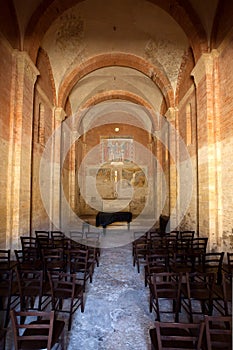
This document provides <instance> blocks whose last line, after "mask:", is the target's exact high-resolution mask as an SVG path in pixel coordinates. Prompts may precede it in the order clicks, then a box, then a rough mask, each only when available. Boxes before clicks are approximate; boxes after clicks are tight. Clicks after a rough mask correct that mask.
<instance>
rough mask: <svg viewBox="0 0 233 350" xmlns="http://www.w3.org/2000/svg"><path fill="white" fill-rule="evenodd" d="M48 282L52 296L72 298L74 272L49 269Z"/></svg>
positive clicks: (74, 279)
mask: <svg viewBox="0 0 233 350" xmlns="http://www.w3.org/2000/svg"><path fill="white" fill-rule="evenodd" d="M48 276H49V283H50V288H51V292H52V296H53V297H55V298H56V297H57V296H59V297H60V298H64V299H68V298H74V293H75V281H76V274H75V273H74V274H71V273H65V272H56V271H49V272H48Z"/></svg>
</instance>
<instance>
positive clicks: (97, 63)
mask: <svg viewBox="0 0 233 350" xmlns="http://www.w3.org/2000/svg"><path fill="white" fill-rule="evenodd" d="M110 66H122V67H129V68H133V69H136V70H138V71H140V72H141V73H143V74H145V75H146V76H148V77H149V78H150V79H151V80H152V81H153V82H154V83H155V84H156V85H157V86H158V87H159V89H160V90H161V92H162V94H163V96H164V97H165V100H166V103H167V105H168V106H169V107H172V106H174V94H173V89H172V86H171V84H170V82H169V80H168V78H167V76H166V75H165V74H164V73H163V72H161V69H158V68H157V67H156V66H155V65H153V64H151V63H149V62H147V61H146V60H145V59H143V58H141V57H138V56H136V55H132V54H125V53H122V52H118V53H108V54H101V55H97V56H94V57H92V58H90V59H88V60H87V61H85V62H84V63H83V64H81V65H79V66H78V67H76V68H75V69H74V70H72V71H71V72H70V73H69V74H68V75H67V76H66V78H65V79H64V80H63V83H62V84H61V86H60V88H59V91H58V105H59V106H61V107H63V106H64V105H65V103H66V100H67V97H68V95H69V93H70V91H71V89H72V88H73V86H74V85H75V84H76V83H77V82H78V81H79V80H80V79H81V78H83V77H84V76H85V75H87V74H89V73H91V72H92V71H94V70H97V69H99V68H103V67H110Z"/></svg>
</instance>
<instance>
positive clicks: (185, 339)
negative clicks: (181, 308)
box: [149, 321, 204, 350]
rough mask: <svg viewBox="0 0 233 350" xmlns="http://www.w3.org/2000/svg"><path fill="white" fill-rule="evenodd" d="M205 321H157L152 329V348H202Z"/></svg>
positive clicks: (171, 349) (172, 349)
mask: <svg viewBox="0 0 233 350" xmlns="http://www.w3.org/2000/svg"><path fill="white" fill-rule="evenodd" d="M203 330H204V323H203V322H200V323H174V322H158V321H156V322H155V328H152V329H150V331H149V332H150V339H151V350H174V349H185V350H189V349H190V350H191V349H196V350H200V349H202V337H203Z"/></svg>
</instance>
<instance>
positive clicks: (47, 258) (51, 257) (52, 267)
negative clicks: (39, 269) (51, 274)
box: [42, 248, 67, 276]
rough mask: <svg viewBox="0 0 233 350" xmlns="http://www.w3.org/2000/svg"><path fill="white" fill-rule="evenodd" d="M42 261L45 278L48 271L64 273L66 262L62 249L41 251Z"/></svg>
mask: <svg viewBox="0 0 233 350" xmlns="http://www.w3.org/2000/svg"><path fill="white" fill-rule="evenodd" d="M42 259H43V266H44V274H45V276H46V275H47V273H48V271H58V272H65V271H66V267H67V266H66V263H67V261H66V257H65V254H64V250H63V249H62V248H49V249H42Z"/></svg>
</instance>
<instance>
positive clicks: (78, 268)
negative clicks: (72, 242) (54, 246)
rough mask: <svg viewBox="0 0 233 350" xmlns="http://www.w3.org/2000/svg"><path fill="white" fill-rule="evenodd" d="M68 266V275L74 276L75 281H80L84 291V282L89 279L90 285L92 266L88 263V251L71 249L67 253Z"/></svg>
mask: <svg viewBox="0 0 233 350" xmlns="http://www.w3.org/2000/svg"><path fill="white" fill-rule="evenodd" d="M68 265H69V270H70V273H72V274H76V276H77V277H76V279H78V280H80V281H82V284H83V286H84V287H83V288H84V291H85V289H86V282H87V280H88V279H89V280H90V283H92V275H93V272H94V264H93V263H92V262H91V261H89V251H88V249H78V248H77V249H71V250H69V252H68Z"/></svg>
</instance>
